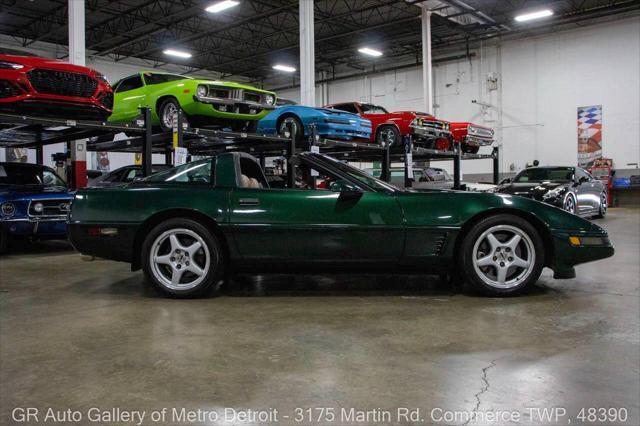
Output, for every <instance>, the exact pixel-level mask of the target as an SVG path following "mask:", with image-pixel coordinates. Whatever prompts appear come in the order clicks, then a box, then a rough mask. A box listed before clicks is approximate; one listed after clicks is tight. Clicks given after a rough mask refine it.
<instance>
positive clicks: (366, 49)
mask: <svg viewBox="0 0 640 426" xmlns="http://www.w3.org/2000/svg"><path fill="white" fill-rule="evenodd" d="M358 52H360V53H364V54H365V55H369V56H382V52H381V51H379V50H376V49H371V48H370V47H361V48H360V49H358Z"/></svg>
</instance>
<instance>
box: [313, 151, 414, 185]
mask: <svg viewBox="0 0 640 426" xmlns="http://www.w3.org/2000/svg"><path fill="white" fill-rule="evenodd" d="M304 157H305V158H311V159H313V160H317V161H318V162H319V163H321V164H322V165H325V166H326V167H327V168H329V169H333V168H335V169H337V170H338V172H339V174H341V175H344V176H347V177H348V178H349V180H351V181H352V183H354V184H357V185H358V186H359V187H365V188H367V189H369V190H371V191H373V192H386V193H397V192H406V191H405V190H403V189H400V188H398V187H395V186H393V185H391V184H390V183H387V182H385V181H383V180H381V179H378V178H376V177H373V176H371V175H370V174H369V173H367V172H365V171H364V170H360V169H358V168H357V167H354V166H352V165H350V164H347V163H343V162H342V161H340V160H338V159H336V158H333V157H330V156H328V155H325V154H318V153H306V154H305V156H304ZM334 173H335V172H334Z"/></svg>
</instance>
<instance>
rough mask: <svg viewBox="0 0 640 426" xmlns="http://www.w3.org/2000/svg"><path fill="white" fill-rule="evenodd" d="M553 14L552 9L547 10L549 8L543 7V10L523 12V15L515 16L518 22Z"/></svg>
mask: <svg viewBox="0 0 640 426" xmlns="http://www.w3.org/2000/svg"><path fill="white" fill-rule="evenodd" d="M551 15H553V11H552V10H549V9H545V10H539V11H537V12H531V13H525V14H523V15H518V16H516V18H515V19H516V21H518V22H525V21H531V20H533V19H540V18H546V17H548V16H551Z"/></svg>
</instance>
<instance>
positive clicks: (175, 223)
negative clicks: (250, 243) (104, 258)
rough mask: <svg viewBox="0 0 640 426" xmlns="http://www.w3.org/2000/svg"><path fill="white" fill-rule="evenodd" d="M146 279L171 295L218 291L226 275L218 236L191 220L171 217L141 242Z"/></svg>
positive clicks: (192, 295)
mask: <svg viewBox="0 0 640 426" xmlns="http://www.w3.org/2000/svg"><path fill="white" fill-rule="evenodd" d="M142 255H143V256H144V259H143V269H144V274H145V278H146V279H147V281H148V282H149V283H151V284H152V285H153V286H154V287H155V288H156V289H157V290H158V291H159V292H160V293H162V294H164V295H166V296H170V297H179V298H185V297H196V296H202V295H204V294H205V293H208V292H213V291H216V290H217V289H218V287H219V284H220V279H221V277H222V276H223V273H224V271H223V265H224V262H223V259H222V256H223V254H222V250H221V247H220V243H219V242H218V240H217V238H216V237H215V236H214V235H213V234H212V233H211V232H209V231H208V230H207V228H205V227H204V226H203V225H202V224H201V223H199V222H196V221H194V220H191V219H177V218H176V219H169V220H167V221H165V222H162V223H161V224H159V225H158V226H156V227H155V228H153V230H152V231H151V232H150V233H149V235H148V236H147V238H146V239H145V241H144V244H143V245H142Z"/></svg>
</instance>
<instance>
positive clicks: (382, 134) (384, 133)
mask: <svg viewBox="0 0 640 426" xmlns="http://www.w3.org/2000/svg"><path fill="white" fill-rule="evenodd" d="M376 142H377V143H378V144H379V145H381V146H390V145H395V146H398V145H400V143H401V142H402V136H400V131H399V130H398V128H397V127H396V126H380V128H379V129H378V130H377V131H376Z"/></svg>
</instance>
